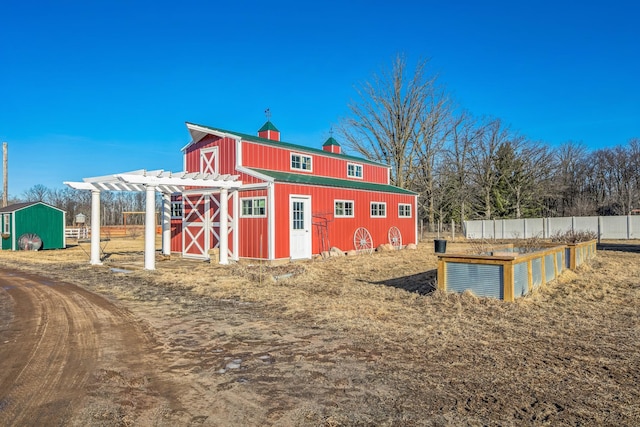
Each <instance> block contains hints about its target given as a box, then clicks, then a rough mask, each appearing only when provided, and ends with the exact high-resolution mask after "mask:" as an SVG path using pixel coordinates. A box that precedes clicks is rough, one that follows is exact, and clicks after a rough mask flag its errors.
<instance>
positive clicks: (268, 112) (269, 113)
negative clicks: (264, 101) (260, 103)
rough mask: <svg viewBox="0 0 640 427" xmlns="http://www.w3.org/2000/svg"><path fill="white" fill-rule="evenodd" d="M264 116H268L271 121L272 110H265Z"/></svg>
mask: <svg viewBox="0 0 640 427" xmlns="http://www.w3.org/2000/svg"><path fill="white" fill-rule="evenodd" d="M264 115H265V116H267V121H271V110H270V109H269V108H267V109H266V110H264Z"/></svg>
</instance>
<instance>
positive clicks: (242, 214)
mask: <svg viewBox="0 0 640 427" xmlns="http://www.w3.org/2000/svg"><path fill="white" fill-rule="evenodd" d="M245 200H251V215H247V214H245V213H244V210H243V209H242V202H244V201H245ZM256 200H264V214H262V215H256V214H254V213H253V212H255V208H254V206H253V204H254V203H255V201H256ZM240 217H241V218H266V217H267V197H266V196H256V197H241V198H240Z"/></svg>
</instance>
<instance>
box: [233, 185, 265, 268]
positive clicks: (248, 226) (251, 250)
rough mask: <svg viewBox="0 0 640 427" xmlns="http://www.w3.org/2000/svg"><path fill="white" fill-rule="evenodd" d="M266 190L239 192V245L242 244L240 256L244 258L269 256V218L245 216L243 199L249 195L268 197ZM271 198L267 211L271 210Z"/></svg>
mask: <svg viewBox="0 0 640 427" xmlns="http://www.w3.org/2000/svg"><path fill="white" fill-rule="evenodd" d="M266 196H267V192H266V190H255V191H241V192H239V194H238V205H239V206H238V212H240V214H239V215H238V218H239V219H238V228H239V229H240V233H239V234H238V245H239V246H240V252H239V256H240V257H242V258H262V259H266V258H268V256H269V248H268V242H269V234H268V233H269V229H268V222H267V218H266V217H264V218H245V217H242V214H241V212H242V201H241V200H242V199H243V198H249V197H266ZM269 203H270V201H269V200H267V207H266V212H267V215H268V212H269V206H268V204H269Z"/></svg>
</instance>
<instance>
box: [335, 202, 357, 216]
mask: <svg viewBox="0 0 640 427" xmlns="http://www.w3.org/2000/svg"><path fill="white" fill-rule="evenodd" d="M333 215H334V216H335V217H336V218H353V200H334V201H333Z"/></svg>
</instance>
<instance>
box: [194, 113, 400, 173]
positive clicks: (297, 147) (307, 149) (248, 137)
mask: <svg viewBox="0 0 640 427" xmlns="http://www.w3.org/2000/svg"><path fill="white" fill-rule="evenodd" d="M186 123H187V124H188V125H194V126H200V127H201V128H205V129H210V130H212V131H215V132H222V133H228V134H231V135H235V136H237V137H239V138H241V139H242V140H243V141H249V142H259V143H260V144H265V145H272V146H274V147H284V148H288V149H291V150H296V151H302V152H307V153H316V154H322V155H323V156H329V157H336V158H339V159H344V160H352V161H355V162H359V163H367V164H370V165H376V166H383V167H387V168H388V167H389V165H385V164H384V163H379V162H374V161H373V160H368V159H364V158H362V157H356V156H349V155H347V154H338V153H331V152H329V151H324V150H322V149H320V148H311V147H306V146H304V145H297V144H291V143H289V142H284V141H273V140H271V139H266V138H260V137H258V136H253V135H248V134H246V133H240V132H235V131H232V130H226V129H220V128H214V127H211V126H205V125H201V124H198V123H190V122H186Z"/></svg>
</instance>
